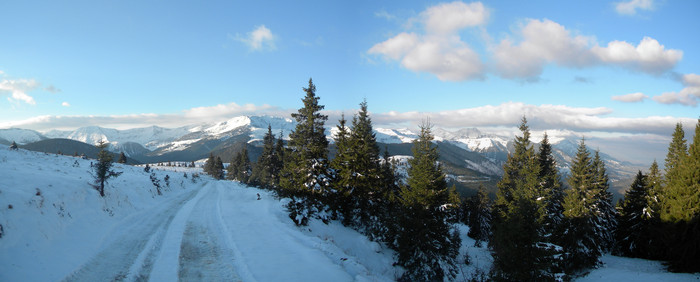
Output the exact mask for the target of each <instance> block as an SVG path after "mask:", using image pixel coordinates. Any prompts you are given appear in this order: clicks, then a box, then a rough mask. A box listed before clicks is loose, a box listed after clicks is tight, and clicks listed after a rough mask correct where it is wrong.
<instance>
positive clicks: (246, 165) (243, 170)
mask: <svg viewBox="0 0 700 282" xmlns="http://www.w3.org/2000/svg"><path fill="white" fill-rule="evenodd" d="M235 159H236V160H235V161H236V166H237V167H238V172H237V173H236V176H235V179H236V180H238V181H240V182H242V183H248V180H249V179H250V174H251V168H250V159H249V157H248V147H247V146H246V145H243V149H242V150H241V151H240V152H238V154H237V155H236V158H235Z"/></svg>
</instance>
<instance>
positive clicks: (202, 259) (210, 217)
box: [178, 182, 241, 281]
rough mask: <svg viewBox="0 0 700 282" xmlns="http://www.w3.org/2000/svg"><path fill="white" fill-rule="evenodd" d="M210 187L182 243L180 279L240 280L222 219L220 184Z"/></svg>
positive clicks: (186, 230)
mask: <svg viewBox="0 0 700 282" xmlns="http://www.w3.org/2000/svg"><path fill="white" fill-rule="evenodd" d="M213 185H215V186H216V187H208V188H207V189H208V191H207V192H206V194H205V195H204V196H203V197H202V198H201V199H200V200H199V201H198V202H197V204H196V205H195V207H194V210H193V211H192V213H191V214H190V218H189V220H188V222H187V225H186V228H185V231H184V234H183V238H182V241H181V245H180V256H179V259H180V261H179V270H178V278H179V279H180V280H181V281H241V279H240V277H239V276H238V275H237V274H236V271H235V270H234V263H235V262H236V258H235V255H234V251H233V248H232V246H231V244H230V241H229V238H228V235H227V233H226V228H225V227H224V226H223V224H222V223H223V222H222V221H221V220H220V218H221V213H220V209H219V202H220V198H221V197H220V193H221V184H220V183H219V182H216V183H215V184H213Z"/></svg>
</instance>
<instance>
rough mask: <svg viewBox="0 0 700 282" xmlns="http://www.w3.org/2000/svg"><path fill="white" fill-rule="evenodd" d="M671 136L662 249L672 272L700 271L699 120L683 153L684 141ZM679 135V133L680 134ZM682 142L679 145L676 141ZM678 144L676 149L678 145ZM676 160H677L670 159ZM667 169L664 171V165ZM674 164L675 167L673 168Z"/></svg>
mask: <svg viewBox="0 0 700 282" xmlns="http://www.w3.org/2000/svg"><path fill="white" fill-rule="evenodd" d="M678 127H679V126H677V130H676V132H674V134H673V139H672V141H671V145H670V146H669V152H668V156H669V157H667V159H666V163H667V170H666V171H667V172H666V187H665V188H664V192H663V197H662V207H663V208H662V210H661V212H660V218H661V220H662V221H663V223H664V228H666V229H667V230H666V233H667V234H668V236H667V240H666V245H667V246H668V249H669V253H668V259H669V260H670V262H671V270H673V271H688V272H698V271H700V119H698V123H697V125H696V126H695V134H694V137H693V143H692V144H691V145H690V147H689V148H688V151H687V152H683V145H684V142H682V141H684V140H682V138H680V136H682V135H681V134H680V133H679V134H677V132H678ZM680 132H682V130H680ZM678 140H682V141H678ZM679 144H680V145H679ZM674 155H675V156H677V157H674ZM669 164H670V165H671V166H670V167H668V165H669ZM676 164H677V165H676Z"/></svg>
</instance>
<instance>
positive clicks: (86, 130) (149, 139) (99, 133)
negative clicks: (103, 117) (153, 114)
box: [46, 126, 191, 150]
mask: <svg viewBox="0 0 700 282" xmlns="http://www.w3.org/2000/svg"><path fill="white" fill-rule="evenodd" d="M190 130H191V127H187V126H186V127H179V128H163V127H158V126H149V127H143V128H133V129H127V130H117V129H112V128H104V127H99V126H87V127H81V128H78V129H76V130H74V131H57V130H54V131H49V132H47V133H46V137H49V138H66V139H72V140H76V141H80V142H84V143H87V144H92V145H95V144H97V143H99V142H100V141H105V142H107V143H110V145H111V146H113V149H114V148H119V147H120V145H121V144H124V143H127V142H134V143H137V144H140V145H141V146H143V147H145V148H147V149H149V150H154V149H157V148H160V147H162V146H165V145H167V144H169V143H170V142H173V141H175V140H176V139H177V138H179V137H181V136H183V135H186V134H187V133H189V132H190Z"/></svg>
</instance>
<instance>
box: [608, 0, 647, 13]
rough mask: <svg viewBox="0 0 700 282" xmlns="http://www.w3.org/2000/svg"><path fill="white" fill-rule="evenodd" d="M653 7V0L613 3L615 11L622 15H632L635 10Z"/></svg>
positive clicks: (631, 0)
mask: <svg viewBox="0 0 700 282" xmlns="http://www.w3.org/2000/svg"><path fill="white" fill-rule="evenodd" d="M652 9H654V1H653V0H630V1H626V2H618V3H615V11H617V13H619V14H622V15H634V14H636V13H637V10H652Z"/></svg>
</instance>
